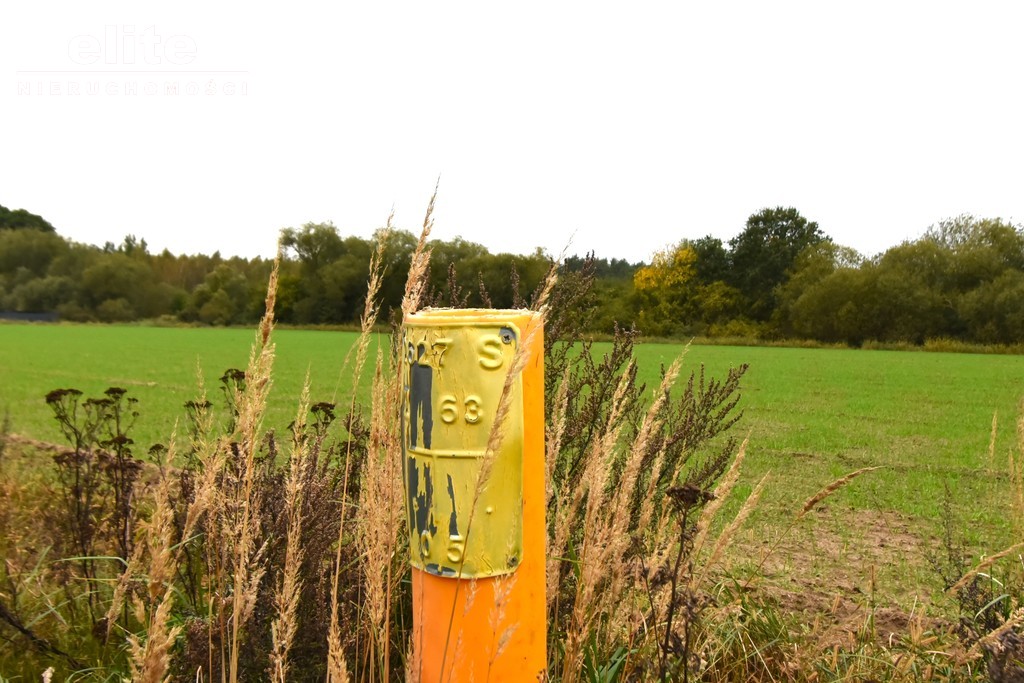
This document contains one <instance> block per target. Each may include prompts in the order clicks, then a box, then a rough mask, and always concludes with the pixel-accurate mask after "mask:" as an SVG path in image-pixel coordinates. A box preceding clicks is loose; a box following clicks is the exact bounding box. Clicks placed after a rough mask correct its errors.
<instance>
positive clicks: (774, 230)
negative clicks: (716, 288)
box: [728, 206, 829, 321]
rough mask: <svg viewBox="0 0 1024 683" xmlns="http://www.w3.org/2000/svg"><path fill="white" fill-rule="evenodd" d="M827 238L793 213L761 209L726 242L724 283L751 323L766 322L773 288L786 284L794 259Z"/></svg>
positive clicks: (786, 210)
mask: <svg viewBox="0 0 1024 683" xmlns="http://www.w3.org/2000/svg"><path fill="white" fill-rule="evenodd" d="M827 240H829V238H828V237H827V236H826V235H825V234H824V233H823V232H822V231H821V229H820V228H819V227H818V224H817V223H815V222H814V221H808V220H807V219H806V218H804V217H803V216H801V215H800V212H799V211H797V210H796V209H794V208H792V207H790V208H784V207H781V206H780V207H776V208H774V209H762V210H761V211H760V212H759V213H756V214H754V215H752V216H751V217H750V218H748V219H747V225H746V227H745V228H744V230H743V232H741V233H740V234H739V235H737V236H736V237H734V238H732V239H731V240H729V247H730V255H729V256H730V261H731V271H730V278H729V280H728V283H729V284H731V285H733V286H734V287H736V288H737V289H738V290H739V291H740V292H741V293H742V294H743V296H744V297H745V298H746V300H747V302H748V311H749V315H750V317H751V318H753V319H754V320H760V321H764V320H768V319H769V318H770V317H771V315H772V312H773V311H774V310H775V305H776V287H778V286H779V285H781V284H782V283H784V282H785V281H786V278H787V276H788V273H789V270H790V268H791V267H792V266H793V263H794V261H796V257H797V256H798V255H799V254H800V252H802V251H803V250H804V249H806V248H807V247H809V246H811V245H812V244H817V243H819V242H824V241H827Z"/></svg>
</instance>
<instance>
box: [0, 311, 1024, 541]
mask: <svg viewBox="0 0 1024 683" xmlns="http://www.w3.org/2000/svg"><path fill="white" fill-rule="evenodd" d="M253 334H254V333H253V332H252V331H250V330H238V329H205V328H204V329H183V328H155V327H132V326H89V325H85V326H64V325H58V326H52V325H18V324H8V325H0V412H2V411H3V410H5V409H6V410H7V411H9V414H10V423H11V431H12V432H14V433H17V434H21V435H24V436H28V437H31V438H35V439H39V440H44V441H57V440H59V433H58V431H57V428H56V423H55V422H54V421H53V419H52V417H51V415H50V411H49V408H48V407H47V406H46V404H45V402H44V400H43V396H44V395H45V394H46V393H47V392H48V391H50V390H51V389H55V388H63V387H75V388H78V389H81V390H82V391H84V392H86V395H87V396H94V395H99V394H100V392H102V391H103V390H104V389H105V388H107V387H109V386H121V387H124V388H126V389H128V390H129V391H130V393H131V395H133V396H135V397H136V398H138V399H139V411H140V413H141V417H140V418H139V420H138V423H137V427H136V430H135V440H136V442H137V443H138V444H140V445H141V446H142V448H141V449H140V452H144V450H145V448H148V446H149V445H150V444H152V443H155V442H163V443H166V441H167V440H168V438H169V435H170V432H171V430H172V429H173V426H174V423H175V420H176V419H180V418H182V417H183V415H184V412H183V410H182V404H183V403H184V402H185V401H188V400H190V399H192V398H195V396H196V391H197V390H196V386H197V380H196V367H197V364H198V365H199V366H200V367H201V368H202V370H203V373H204V376H205V378H206V386H207V391H208V393H209V394H210V398H211V400H213V401H214V402H215V403H218V402H219V398H220V396H219V383H218V381H217V378H219V377H220V375H221V373H222V372H223V371H224V370H225V369H227V368H229V367H238V368H244V367H245V364H246V361H247V358H248V353H249V347H250V344H251V341H252V339H253ZM275 335H276V336H275V338H276V342H277V360H276V367H275V372H274V388H273V391H272V394H271V409H270V411H269V423H268V426H272V427H276V428H278V429H281V428H283V427H284V426H285V425H287V424H288V423H289V422H290V421H291V419H292V418H293V417H294V411H295V406H296V401H297V397H298V395H299V392H300V389H301V386H302V382H303V378H304V376H305V373H306V371H307V369H308V370H309V372H310V375H311V379H312V398H313V400H314V401H317V400H332V399H336V400H341V399H342V398H344V397H345V396H346V395H348V392H349V390H350V386H349V381H350V380H348V379H347V377H348V375H347V373H345V375H344V376H342V374H341V368H342V362H343V360H344V358H345V354H346V352H347V351H348V349H349V348H350V346H351V344H352V342H353V341H354V340H355V335H354V334H353V333H348V332H323V331H300V330H279V331H277V332H276V333H275ZM382 339H383V338H382ZM606 348H608V346H607V345H601V344H597V345H595V349H596V350H597V352H602V351H603V350H605V349H606ZM682 351H683V346H682V345H670V344H642V345H639V346H638V347H637V360H638V364H639V368H640V375H641V378H642V380H643V381H646V382H647V383H648V386H649V387H653V386H654V385H656V384H657V381H658V372H659V368H660V367H661V365H662V364H665V365H667V364H668V363H670V362H671V361H672V360H673V359H674V358H675V357H676V356H677V355H678V354H680V353H682ZM739 363H749V364H750V370H749V372H748V373H747V375H746V376H745V377H744V380H743V383H742V387H743V389H742V396H743V398H742V401H741V404H740V405H741V407H742V408H743V410H744V411H745V416H744V419H743V420H742V421H741V422H740V424H739V425H738V426H737V428H736V429H737V435H738V436H743V435H746V434H749V436H750V445H749V449H748V457H747V463H746V466H745V469H744V477H743V481H744V486H741V487H740V489H741V490H740V491H739V493H740V494H743V493H744V491H747V492H749V490H750V487H751V486H752V484H753V483H754V482H756V481H757V479H758V478H759V477H760V476H761V475H763V474H764V473H766V472H768V471H771V473H772V485H771V487H770V488H769V494H766V496H765V498H764V500H763V503H762V506H761V512H760V516H761V518H762V519H768V520H772V519H775V520H778V519H782V518H784V517H785V516H786V515H789V514H791V513H792V512H793V511H794V510H796V509H797V508H798V507H799V506H800V504H801V503H802V501H803V500H805V499H806V498H807V497H808V496H810V495H812V494H813V493H814V492H815V491H817V490H818V489H819V488H821V487H822V486H823V485H825V484H827V483H828V482H830V481H832V480H833V479H835V478H837V477H838V476H840V475H842V474H844V473H846V472H849V471H851V470H855V469H858V468H861V467H867V466H873V465H881V466H884V469H883V470H880V471H877V472H872V473H870V474H868V475H865V476H864V477H862V478H861V479H859V480H857V481H856V482H854V483H853V484H851V485H850V486H848V487H847V488H845V489H844V490H843V491H842V492H840V494H838V495H837V496H835V497H834V498H833V499H831V500H830V501H829V506H828V507H827V508H826V509H828V510H831V512H830V513H829V514H830V515H831V516H832V517H833V518H834V519H835V520H838V521H837V522H836V524H835V525H833V526H837V528H839V529H841V530H842V533H845V534H847V535H849V536H850V537H855V536H856V535H857V534H858V533H859V530H858V522H857V519H858V515H860V514H861V513H863V514H864V515H871V516H872V519H876V518H877V517H878V516H881V517H882V518H884V519H890V518H889V517H885V516H886V515H891V514H895V515H898V516H899V518H900V519H904V520H906V522H907V524H909V525H910V527H911V528H912V530H913V531H914V533H916V534H918V536H920V537H921V538H923V539H925V540H924V541H923V543H924V544H925V545H927V544H928V543H930V542H931V541H930V539H934V538H937V536H938V533H939V516H940V511H941V508H942V501H943V498H944V490H945V487H947V486H948V487H949V489H950V491H951V493H952V495H953V499H954V501H955V507H956V510H957V513H958V515H959V516H960V517H961V520H962V522H963V528H964V530H965V532H966V535H967V538H968V540H969V541H971V542H972V543H973V544H975V545H976V546H977V547H979V548H985V549H987V550H989V551H994V550H997V549H1000V548H1001V547H1002V545H1005V544H1006V541H1008V539H1009V533H1010V529H1009V527H1010V525H1009V522H1008V521H1007V520H1006V512H1007V500H1008V483H1007V477H1006V474H1005V472H1006V466H1005V463H1006V456H1007V452H1008V451H1009V449H1010V448H1011V444H1013V443H1014V439H1015V431H1016V418H1017V408H1018V401H1019V400H1020V397H1021V395H1022V393H1024V359H1022V358H1020V357H1017V356H995V355H969V354H944V353H915V352H892V351H858V350H836V349H790V348H765V347H729V346H693V347H691V348H690V349H689V351H688V352H687V355H686V357H685V364H684V365H685V368H686V370H687V372H688V371H689V370H691V369H694V368H697V367H699V365H700V364H704V365H706V367H707V369H708V372H709V374H710V375H712V376H722V375H724V372H725V370H726V369H727V368H728V367H729V366H730V365H736V364H739ZM370 374H371V373H365V380H366V382H367V383H368V381H369V376H370ZM994 412H998V417H999V427H998V439H997V442H996V448H995V462H994V463H990V462H989V455H988V450H989V438H990V431H991V424H992V416H993V413H994ZM887 523H888V522H887ZM997 546H998V547H997Z"/></svg>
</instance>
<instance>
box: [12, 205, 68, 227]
mask: <svg viewBox="0 0 1024 683" xmlns="http://www.w3.org/2000/svg"><path fill="white" fill-rule="evenodd" d="M0 230H39V231H41V232H56V230H54V229H53V226H52V225H50V223H49V221H47V220H46V219H44V218H43V217H42V216H37V215H36V214H34V213H29V212H28V211H26V210H25V209H14V210H13V211H12V210H11V209H8V208H7V207H5V206H0Z"/></svg>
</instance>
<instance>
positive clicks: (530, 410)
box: [401, 309, 547, 683]
mask: <svg viewBox="0 0 1024 683" xmlns="http://www.w3.org/2000/svg"><path fill="white" fill-rule="evenodd" d="M539 325H541V319H540V317H539V316H538V315H537V314H536V313H535V312H533V311H528V310H492V309H426V310H424V311H421V312H419V313H416V314H413V315H410V316H408V317H407V318H406V320H405V323H404V327H403V331H402V339H401V343H402V345H403V348H402V353H401V356H402V364H401V372H402V377H403V380H404V389H405V391H404V394H403V406H402V438H403V442H402V443H403V451H404V455H403V468H404V477H405V486H406V506H407V507H406V513H407V515H408V518H409V548H410V561H411V563H412V566H413V572H412V589H413V622H414V624H413V636H412V641H413V642H412V645H413V648H414V649H415V650H416V653H417V656H415V657H414V658H413V661H416V662H418V663H419V664H418V666H419V671H417V672H415V673H414V674H412V675H413V680H423V681H450V682H451V683H456V682H457V681H473V680H476V681H483V680H489V681H492V683H496V682H499V681H535V680H540V679H541V678H543V676H544V672H545V670H546V661H547V657H546V640H547V638H546V601H545V595H544V593H545V585H546V581H545V564H546V563H545V556H544V548H545V536H546V532H545V523H544V515H545V509H546V504H545V503H546V501H545V493H544V491H545V489H544V476H545V468H544V340H543V330H542V329H541V328H540V327H539ZM524 344H529V348H528V349H525V351H528V353H529V360H528V362H527V364H526V367H525V369H524V370H523V372H522V374H521V375H520V376H518V377H516V378H515V379H514V382H513V385H512V387H511V391H512V394H511V404H510V410H509V414H508V417H507V418H506V420H505V422H504V423H503V429H504V438H503V439H502V441H501V446H500V448H498V449H497V451H496V452H495V453H494V454H493V456H487V457H492V458H493V460H490V461H489V464H490V466H491V467H492V469H491V472H490V475H489V476H488V477H487V479H486V481H484V482H483V484H482V486H481V477H480V472H481V468H482V466H483V464H484V458H485V454H486V451H487V441H488V438H489V436H490V434H491V428H492V426H493V424H494V420H495V411H496V410H497V407H498V403H499V401H500V398H501V393H502V389H503V387H504V384H505V379H506V377H507V376H508V373H509V370H510V369H511V367H512V363H513V359H514V357H515V355H516V352H517V350H518V349H519V348H520V346H521V345H524ZM478 488H479V490H478ZM474 502H475V507H474ZM471 520H472V521H471ZM470 521H471V523H470Z"/></svg>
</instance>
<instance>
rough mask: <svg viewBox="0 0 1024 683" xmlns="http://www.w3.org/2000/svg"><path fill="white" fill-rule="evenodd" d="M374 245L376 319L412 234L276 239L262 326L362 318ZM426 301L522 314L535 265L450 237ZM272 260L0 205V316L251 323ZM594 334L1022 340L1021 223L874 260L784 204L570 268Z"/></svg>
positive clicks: (319, 228)
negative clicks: (91, 228) (379, 261)
mask: <svg viewBox="0 0 1024 683" xmlns="http://www.w3.org/2000/svg"><path fill="white" fill-rule="evenodd" d="M378 239H382V240H383V254H384V258H383V260H384V264H385V267H386V276H385V279H384V282H383V286H382V306H383V307H384V310H385V311H387V310H388V309H397V308H398V307H399V304H400V300H401V295H402V290H403V286H404V280H405V274H406V272H407V270H408V266H409V262H410V258H411V255H412V252H413V250H414V248H415V245H416V237H415V236H414V235H412V234H411V233H409V232H406V231H401V230H394V231H390V232H389V233H386V234H385V233H377V234H375V235H374V237H373V238H371V239H364V238H360V237H355V236H344V235H342V234H341V233H339V231H338V230H337V229H336V228H335V226H334V225H332V224H330V223H307V224H306V225H304V226H302V227H301V228H287V229H285V230H283V231H282V233H281V243H282V247H283V250H284V251H283V253H284V259H283V261H282V264H281V273H280V285H279V288H278V297H277V317H278V319H279V320H280V321H281V322H284V323H291V324H296V325H323V324H348V323H354V322H357V320H358V317H359V315H360V313H361V311H362V301H363V298H364V296H365V292H366V285H367V278H368V274H369V261H370V254H371V252H372V251H373V250H374V249H375V248H376V244H377V242H378ZM432 247H433V257H432V259H431V264H430V268H431V272H430V282H431V287H432V291H431V293H430V297H429V298H430V301H431V302H432V303H433V304H434V305H442V306H447V305H456V306H486V307H495V308H509V307H518V306H522V305H525V304H526V303H527V302H528V300H529V298H530V295H531V293H532V292H533V290H534V289H535V288H536V287H537V285H538V284H539V283H540V282H541V280H542V279H543V277H544V275H545V273H546V272H547V270H548V268H549V267H550V259H549V257H548V256H547V255H546V254H545V253H544V252H542V251H541V250H539V249H538V250H537V251H535V252H534V253H532V254H529V255H514V254H492V253H490V252H489V251H488V250H487V248H486V247H484V246H483V245H480V244H477V243H474V242H470V241H467V240H464V239H462V238H455V239H453V240H450V241H442V240H435V241H434V242H432ZM271 265H272V264H271V261H270V260H268V259H263V258H253V259H245V258H241V257H227V258H225V257H222V256H221V255H220V253H215V254H213V255H210V256H208V255H203V254H195V255H184V254H179V255H176V254H172V253H170V252H169V251H167V250H164V251H162V252H160V253H157V254H153V253H150V251H149V248H148V245H147V244H146V241H145V240H144V239H139V238H137V237H135V236H133V235H129V236H127V237H125V238H124V240H123V241H122V242H121V243H120V244H114V243H112V242H108V243H106V244H105V245H103V246H102V247H97V246H93V245H86V244H80V243H76V242H73V241H70V240H68V239H66V238H64V237H62V236H60V235H59V233H58V232H57V230H55V229H54V227H53V226H52V225H50V223H49V222H47V221H46V220H44V219H43V218H42V217H40V216H36V215H34V214H31V213H29V212H27V211H25V210H22V209H19V210H16V211H11V210H8V209H6V208H4V207H2V206H0V311H11V312H21V313H38V312H50V313H55V314H56V315H57V316H59V317H60V318H62V319H66V320H72V321H101V322H124V321H132V320H143V319H162V320H165V321H180V322H184V323H201V324H208V325H237V324H251V323H254V322H256V321H257V320H258V319H259V316H260V314H261V312H262V307H263V296H264V292H265V288H266V282H267V277H268V276H269V273H270V269H271ZM561 268H562V269H563V271H564V272H565V275H566V278H567V279H568V280H572V281H576V282H583V283H585V285H586V289H587V291H588V294H587V297H586V300H585V301H586V308H587V326H588V328H589V329H590V330H591V331H593V332H605V333H609V332H613V331H614V330H615V328H616V327H630V326H635V327H637V328H638V329H639V330H640V332H641V333H643V334H645V335H649V336H665V337H687V336H691V335H707V336H740V337H757V338H763V339H776V338H796V339H812V340H817V341H821V342H828V343H847V344H851V345H860V344H862V343H864V342H866V341H869V340H874V341H879V342H910V343H917V344H920V343H922V342H924V341H925V340H927V339H933V338H950V339H957V340H963V341H968V342H978V343H986V344H1017V343H1020V342H1022V341H1024V228H1022V226H1020V225H1015V224H1012V223H1008V222H1005V221H1002V220H1000V219H987V218H985V219H979V218H974V217H972V216H966V215H965V216H959V217H956V218H952V219H949V220H946V221H942V222H940V223H938V224H937V225H934V226H932V227H931V228H929V229H928V230H927V231H926V232H925V233H924V235H922V236H921V237H920V238H918V239H917V240H912V241H907V242H904V243H902V244H900V245H897V246H895V247H892V248H890V249H888V250H886V251H885V252H884V253H881V254H878V255H876V256H873V257H870V258H869V257H865V256H863V255H861V254H859V253H857V252H856V251H855V250H853V249H851V248H849V247H844V246H842V245H839V244H836V243H835V242H834V241H833V240H832V239H831V238H830V237H829V236H828V235H826V234H825V233H824V231H822V229H821V228H820V227H819V226H818V224H817V223H816V222H814V221H810V220H807V219H806V218H805V217H804V216H802V215H801V214H800V213H799V211H797V210H796V209H794V208H786V207H777V208H766V209H764V210H762V211H760V212H758V213H756V214H754V215H752V216H750V218H749V219H748V220H747V223H746V225H745V226H744V227H743V229H742V230H741V231H740V232H739V234H738V235H737V236H736V237H734V238H732V239H730V240H729V241H728V242H723V241H722V240H720V239H718V238H715V237H712V236H706V237H702V238H699V239H683V240H681V241H679V242H677V243H675V244H671V245H668V246H666V247H665V248H664V249H662V250H660V251H658V252H656V253H655V254H654V255H653V256H652V258H651V259H650V262H649V263H637V264H632V263H629V262H627V261H625V260H622V259H610V260H609V259H606V258H596V257H595V256H594V255H592V254H591V255H587V256H571V257H569V258H567V259H566V260H565V261H564V262H563V264H562V265H561Z"/></svg>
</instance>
